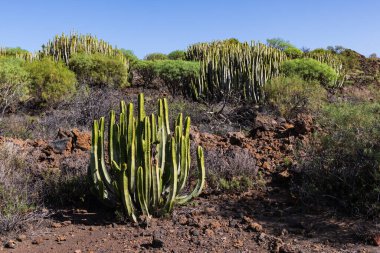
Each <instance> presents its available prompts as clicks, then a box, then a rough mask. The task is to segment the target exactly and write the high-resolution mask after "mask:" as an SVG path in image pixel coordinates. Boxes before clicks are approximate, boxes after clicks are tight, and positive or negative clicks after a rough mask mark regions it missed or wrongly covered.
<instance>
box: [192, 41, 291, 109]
mask: <svg viewBox="0 0 380 253" xmlns="http://www.w3.org/2000/svg"><path fill="white" fill-rule="evenodd" d="M187 58H188V59H189V60H197V61H200V62H201V70H200V78H199V82H194V83H193V84H191V85H192V87H190V90H192V95H193V96H194V97H203V98H207V99H209V100H210V99H211V100H222V99H226V98H228V96H230V95H234V96H239V97H241V98H242V99H243V100H246V101H253V102H256V103H257V102H259V101H260V100H261V99H262V89H261V88H262V87H263V86H264V84H265V83H266V82H267V81H268V80H269V79H270V78H272V77H274V76H277V75H279V67H280V64H281V63H282V62H283V61H285V60H286V55H285V54H284V53H283V52H282V51H280V50H278V49H275V48H271V47H268V46H266V45H264V44H260V43H254V42H252V43H251V44H248V43H233V44H231V43H225V42H224V41H216V42H212V43H199V44H195V45H192V46H190V47H189V48H188V50H187Z"/></svg>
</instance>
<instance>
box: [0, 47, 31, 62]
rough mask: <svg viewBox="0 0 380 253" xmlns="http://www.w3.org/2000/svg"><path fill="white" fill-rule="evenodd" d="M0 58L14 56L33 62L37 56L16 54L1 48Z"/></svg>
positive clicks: (22, 53) (27, 53)
mask: <svg viewBox="0 0 380 253" xmlns="http://www.w3.org/2000/svg"><path fill="white" fill-rule="evenodd" d="M0 56H14V57H16V58H19V59H23V60H25V61H32V60H33V59H34V58H35V55H34V54H33V53H30V52H16V53H14V52H13V51H12V50H10V49H8V48H4V47H0Z"/></svg>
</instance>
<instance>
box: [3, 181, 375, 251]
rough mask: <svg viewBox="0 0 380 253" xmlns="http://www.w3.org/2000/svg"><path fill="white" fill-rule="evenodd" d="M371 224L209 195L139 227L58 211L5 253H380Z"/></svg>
mask: <svg viewBox="0 0 380 253" xmlns="http://www.w3.org/2000/svg"><path fill="white" fill-rule="evenodd" d="M372 226H374V224H371V223H370V222H368V221H367V222H365V221H362V220H353V219H352V218H351V219H344V218H336V217H334V214H332V213H328V212H322V211H321V210H317V209H314V210H303V209H301V208H299V207H297V205H294V203H292V201H291V198H290V197H289V196H287V193H286V192H285V191H284V190H282V189H276V188H273V189H272V190H270V191H268V192H267V193H266V194H263V193H260V192H257V191H250V192H246V193H243V194H237V195H234V194H219V195H218V194H205V195H203V196H201V197H200V198H198V199H197V200H195V201H194V202H193V203H191V204H189V205H188V206H184V207H178V208H177V209H176V210H175V211H174V213H173V215H172V217H166V218H165V217H164V218H161V219H151V220H150V221H148V222H146V223H144V224H140V225H136V224H132V223H130V222H118V221H117V220H115V215H114V213H112V212H111V211H107V210H103V209H99V208H96V206H94V207H91V208H88V209H73V210H59V211H56V213H55V214H54V215H53V216H52V217H50V218H49V219H48V220H47V221H46V222H45V223H44V224H42V225H40V226H38V227H35V228H33V227H31V228H30V229H28V230H27V231H26V232H25V233H22V234H14V235H9V236H8V237H7V238H3V239H5V241H6V242H7V243H9V244H10V245H8V246H11V247H14V248H13V249H12V248H2V249H1V250H0V251H3V252H75V253H78V252H283V253H286V252H289V253H290V252H297V253H298V252H305V253H306V252H363V253H364V252H380V249H379V247H375V246H371V245H370V244H366V243H365V241H363V239H362V238H361V237H360V236H359V234H360V233H363V232H365V230H366V229H369V228H370V227H372Z"/></svg>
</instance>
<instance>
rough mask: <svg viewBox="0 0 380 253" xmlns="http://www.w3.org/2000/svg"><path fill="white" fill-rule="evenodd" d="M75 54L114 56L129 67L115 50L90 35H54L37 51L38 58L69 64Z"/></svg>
mask: <svg viewBox="0 0 380 253" xmlns="http://www.w3.org/2000/svg"><path fill="white" fill-rule="evenodd" d="M75 53H86V54H94V53H100V54H104V55H107V56H114V57H117V58H119V59H121V60H122V61H123V62H124V63H125V64H126V65H129V63H128V61H127V59H126V57H125V56H124V55H123V53H122V52H121V51H120V50H118V49H117V48H114V47H112V46H111V45H110V44H109V43H108V42H105V41H104V40H101V39H100V40H99V39H97V38H96V37H95V36H92V35H82V34H77V33H71V34H70V35H68V36H67V35H65V34H62V35H61V36H58V35H56V36H55V37H54V39H53V40H51V41H49V42H48V43H46V44H45V45H42V49H41V50H40V51H39V53H38V54H39V56H40V57H44V56H52V57H53V58H54V60H55V61H58V60H62V61H64V62H65V63H66V64H68V63H69V60H70V56H71V55H72V54H75Z"/></svg>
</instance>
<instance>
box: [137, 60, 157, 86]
mask: <svg viewBox="0 0 380 253" xmlns="http://www.w3.org/2000/svg"><path fill="white" fill-rule="evenodd" d="M132 73H133V75H134V76H135V75H136V74H137V76H138V77H139V80H141V81H140V82H139V83H137V85H143V86H144V87H147V86H149V85H151V84H152V83H153V80H154V79H155V77H156V74H155V71H154V61H137V62H136V63H135V64H134V65H133V66H132Z"/></svg>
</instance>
